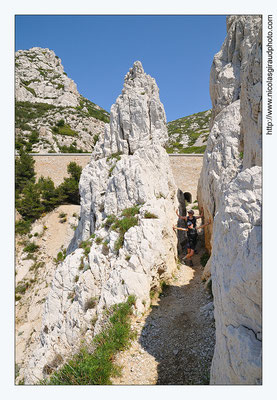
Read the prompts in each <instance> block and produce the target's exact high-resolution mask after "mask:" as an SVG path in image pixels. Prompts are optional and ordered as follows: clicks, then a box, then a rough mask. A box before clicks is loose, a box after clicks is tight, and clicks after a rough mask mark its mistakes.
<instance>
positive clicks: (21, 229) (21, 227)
mask: <svg viewBox="0 0 277 400" xmlns="http://www.w3.org/2000/svg"><path fill="white" fill-rule="evenodd" d="M30 229H31V221H27V220H24V219H21V220H20V221H16V223H15V233H16V234H17V235H26V234H27V233H28V232H30Z"/></svg>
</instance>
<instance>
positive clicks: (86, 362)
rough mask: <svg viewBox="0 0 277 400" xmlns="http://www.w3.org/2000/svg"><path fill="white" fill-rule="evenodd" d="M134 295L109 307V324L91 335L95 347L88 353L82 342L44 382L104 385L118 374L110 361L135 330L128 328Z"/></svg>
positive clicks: (116, 368) (42, 382)
mask: <svg viewBox="0 0 277 400" xmlns="http://www.w3.org/2000/svg"><path fill="white" fill-rule="evenodd" d="M134 303H135V298H134V296H129V297H128V300H127V302H126V303H121V304H117V305H115V306H114V307H113V308H112V316H111V317H110V326H109V327H108V328H107V329H105V330H104V331H103V332H102V333H100V334H98V335H96V336H95V338H94V339H93V344H94V346H96V349H95V350H94V352H93V353H92V354H91V352H90V351H89V349H88V347H86V346H83V347H82V348H81V349H80V351H79V352H78V354H76V355H75V356H73V357H72V358H71V359H70V360H68V361H67V363H66V364H65V365H63V366H62V367H61V368H60V369H59V370H58V371H57V372H54V373H53V374H52V376H51V377H50V378H49V379H48V380H44V381H41V382H40V383H41V384H44V385H107V384H111V377H112V376H115V375H118V374H119V368H118V367H117V366H116V365H115V364H113V360H114V356H115V354H116V353H117V352H118V351H122V350H124V349H125V348H127V347H128V346H129V345H130V342H131V340H132V339H133V338H134V337H135V333H134V332H132V330H131V323H130V316H131V314H132V305H133V304H134Z"/></svg>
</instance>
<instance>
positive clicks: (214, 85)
mask: <svg viewBox="0 0 277 400" xmlns="http://www.w3.org/2000/svg"><path fill="white" fill-rule="evenodd" d="M260 29H261V17H260V16H244V15H242V16H231V17H228V18H227V36H226V39H225V41H224V43H223V45H222V47H221V49H220V51H219V52H218V53H217V54H216V55H215V56H214V59H213V64H212V67H211V73H210V96H211V100H212V105H213V109H212V116H211V122H210V124H211V125H210V126H212V125H213V121H214V118H215V117H216V115H217V114H218V113H219V112H220V111H221V110H222V109H223V108H224V107H226V106H228V105H229V104H231V103H233V102H234V101H236V100H238V99H239V98H240V97H241V96H240V92H241V80H242V77H241V75H242V74H243V71H244V69H245V68H247V64H249V58H250V53H251V51H252V47H253V43H254V41H255V40H256V37H257V34H258V32H259V30H260Z"/></svg>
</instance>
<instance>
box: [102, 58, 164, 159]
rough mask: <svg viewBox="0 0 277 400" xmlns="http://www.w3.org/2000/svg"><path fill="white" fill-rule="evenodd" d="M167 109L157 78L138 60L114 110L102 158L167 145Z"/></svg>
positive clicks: (106, 134)
mask: <svg viewBox="0 0 277 400" xmlns="http://www.w3.org/2000/svg"><path fill="white" fill-rule="evenodd" d="M167 139H168V134H167V126H166V116H165V111H164V107H163V105H162V103H161V101H160V98H159V88H158V86H157V84H156V81H155V79H154V78H152V77H151V76H150V75H147V74H146V73H145V72H144V70H143V67H142V64H141V62H140V61H136V62H135V63H134V65H133V67H132V68H131V69H130V70H129V72H128V73H127V74H126V76H125V80H124V86H123V90H122V93H121V95H120V96H118V98H117V100H116V102H115V104H113V105H112V107H111V113H110V125H109V126H107V127H106V132H105V136H104V142H102V143H100V146H99V148H98V157H103V156H108V155H110V154H112V153H117V152H121V153H123V154H133V153H134V152H135V151H136V150H137V149H138V148H141V147H146V146H148V145H151V144H159V145H162V146H164V145H165V144H166V142H167Z"/></svg>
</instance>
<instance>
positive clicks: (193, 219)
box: [187, 216, 196, 228]
mask: <svg viewBox="0 0 277 400" xmlns="http://www.w3.org/2000/svg"><path fill="white" fill-rule="evenodd" d="M187 221H191V222H192V224H193V227H194V228H196V218H195V216H193V217H192V218H189V216H188V217H187Z"/></svg>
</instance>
